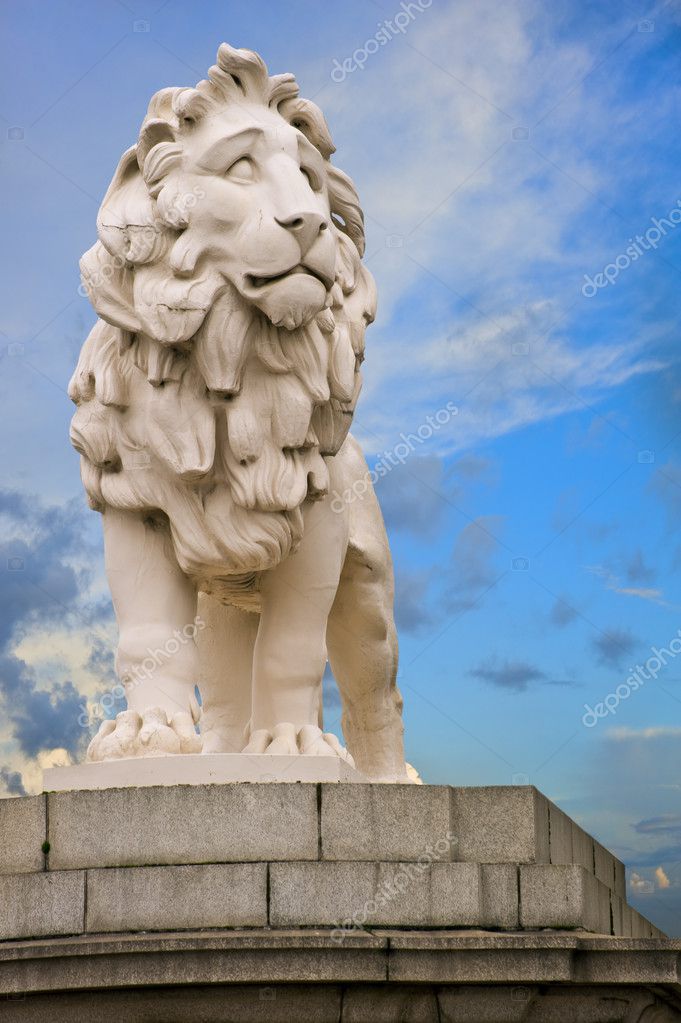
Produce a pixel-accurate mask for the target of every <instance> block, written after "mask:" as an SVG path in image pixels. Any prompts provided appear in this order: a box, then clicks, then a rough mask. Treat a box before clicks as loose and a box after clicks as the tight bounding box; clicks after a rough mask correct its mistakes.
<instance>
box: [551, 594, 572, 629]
mask: <svg viewBox="0 0 681 1023" xmlns="http://www.w3.org/2000/svg"><path fill="white" fill-rule="evenodd" d="M578 617H579V612H578V611H577V610H576V608H574V607H573V606H572V604H571V603H570V602H569V601H568V600H567V599H566V598H565V597H558V599H557V600H556V602H555V604H554V605H553V607H552V608H551V611H550V613H549V621H550V622H551V624H552V625H556V626H558V628H559V629H562V628H564V627H565V626H566V625H569V624H570V622H573V621H574V620H575V618H578Z"/></svg>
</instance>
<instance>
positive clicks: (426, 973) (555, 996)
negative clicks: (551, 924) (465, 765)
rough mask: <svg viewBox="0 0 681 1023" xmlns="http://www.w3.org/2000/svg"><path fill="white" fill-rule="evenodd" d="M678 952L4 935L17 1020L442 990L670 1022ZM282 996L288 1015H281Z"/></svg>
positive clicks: (442, 1001) (569, 943)
mask: <svg viewBox="0 0 681 1023" xmlns="http://www.w3.org/2000/svg"><path fill="white" fill-rule="evenodd" d="M680 954H681V941H676V942H669V941H667V942H659V941H653V940H635V939H618V938H605V937H600V938H596V937H592V938H590V937H586V936H584V935H580V934H578V933H573V934H565V933H564V934H556V933H550V932H543V933H536V932H535V933H531V934H529V933H527V934H494V933H491V932H488V933H483V932H480V931H465V930H464V931H462V930H458V931H443V930H438V931H434V932H428V931H408V930H389V929H386V930H383V931H381V930H378V931H376V932H375V933H373V934H368V933H366V932H364V933H360V932H352V933H351V934H348V935H345V936H344V937H343V940H342V941H340V942H339V941H338V939H337V935H335V934H334V933H333V932H331V931H329V930H288V931H272V930H270V929H268V928H264V929H259V930H246V931H232V932H225V931H217V932H216V931H212V932H211V931H202V932H197V933H178V932H175V933H167V934H139V935H125V936H120V935H116V936H108V935H95V936H85V937H82V936H81V937H75V938H61V939H50V940H47V939H43V940H38V941H34V942H30V943H26V942H14V943H12V942H3V943H0V995H2V996H4V998H3V999H2V1002H0V1005H1V1006H2V1019H3V1021H4V1020H5V1019H8V1020H10V1023H12V1021H17V1020H20V1021H21V1023H25V1021H27V1020H30V1021H31V1023H35V1021H41V1020H45V1021H47V1020H48V1019H49V1023H67V1021H68V1023H81V1021H82V1020H87V1021H88V1023H141V1021H142V1020H145V1019H148V1020H149V1021H150V1023H151V1021H157V1020H160V1019H162V1020H163V1021H164V1023H188V1021H189V1020H191V1021H192V1023H198V1021H199V1020H201V1021H203V1023H212V1021H213V1020H215V1021H216V1023H217V1021H218V1020H219V1021H220V1023H225V1021H226V1020H237V1019H238V1020H239V1021H243V1020H245V1021H248V1020H251V1019H253V1020H256V1021H259V1020H262V1021H263V1023H264V1021H267V1023H270V1021H271V1020H272V1019H274V1020H275V1021H276V1020H279V1019H286V1020H287V1023H288V1021H289V1020H291V1021H294V1020H295V1021H298V1020H305V1021H306V1023H307V1021H308V1020H310V1021H312V1023H314V1021H315V1020H322V1021H325V1020H327V1019H328V1018H329V1017H328V1016H327V1015H325V1014H324V1013H325V1009H326V1008H327V1007H328V1006H330V1007H331V1008H332V1009H333V1010H334V1012H335V1013H336V1015H335V1017H333V1018H334V1019H336V1020H341V1021H342V1020H343V1019H344V1018H345V1019H346V1020H348V1019H349V1020H351V1021H352V1023H359V1021H360V1020H362V1021H363V1019H366V1020H367V1021H368V1020H378V1021H379V1023H380V1021H381V1020H383V1019H385V1020H397V1019H407V1020H417V1021H418V1020H421V1019H425V1020H427V1019H428V1018H429V1017H428V1012H430V1011H431V1010H432V1008H433V1002H432V999H431V998H430V997H429V995H430V994H432V993H433V992H435V993H436V995H437V997H438V999H439V1012H440V1016H439V1017H437V1016H435V1017H433V1021H434V1023H435V1021H436V1020H438V1019H439V1020H440V1021H445V1020H449V1021H455V1023H460V1021H461V1020H464V1021H466V1020H468V1021H469V1023H481V1021H485V1023H509V1020H510V1021H513V1020H514V1019H516V1018H517V1017H516V1016H515V1015H513V1014H512V1013H513V1012H515V1011H516V1009H520V1008H521V1007H524V1009H525V1010H527V1015H525V1016H523V1015H520V1016H519V1019H520V1020H522V1021H523V1023H528V1021H531V1023H577V1021H579V1023H604V1021H607V1023H616V1021H621V1023H632V1021H637V1023H638V1021H639V1019H640V1017H641V1013H642V1012H643V1010H644V1009H645V1008H646V1007H653V1006H655V1008H656V1011H658V1010H660V1009H661V1007H662V1005H663V1004H666V1005H667V1007H668V1010H669V1011H668V1013H667V1015H665V1014H663V1013H662V1014H658V1015H653V1016H652V1017H651V1020H652V1023H659V1021H662V1023H671V1021H672V1020H673V1019H674V1018H675V1017H674V1015H669V1012H671V1008H669V1007H670V1006H672V1005H674V1004H676V1005H678V1006H681V982H680V981H679V977H678V972H677V963H678V959H679V955H680ZM283 984H286V987H285V989H282V988H281V985H283ZM246 985H248V986H246ZM339 985H342V986H343V994H342V999H341V1004H339V998H338V993H339ZM450 985H454V986H453V987H450ZM521 989H522V990H521ZM310 991H312V992H315V993H316V994H317V995H319V994H323V995H324V996H325V997H324V998H321V997H320V998H319V999H318V1000H315V996H314V995H313V994H310ZM261 992H262V993H261ZM8 995H11V996H12V1000H10V999H8V998H7V996H8ZM152 995H153V997H154V998H155V999H156V1001H155V1002H151V1001H150V998H151V996H152ZM287 995H288V996H290V998H289V1000H287V999H286V996H287ZM407 995H409V996H410V997H406V996H407ZM34 996H35V997H34ZM171 996H172V997H171ZM48 997H49V1001H48V1000H47V999H48ZM194 998H195V1000H193V999H194ZM362 999H364V1001H362ZM278 1000H279V1001H278ZM273 1004H274V1006H275V1007H276V1006H278V1007H279V1008H276V1011H275V1008H273ZM363 1004H364V1005H365V1006H367V1007H368V1009H370V1011H367V1012H366V1014H365V1016H364V1017H362V1015H361V1012H362V1005H363ZM27 1005H28V1006H30V1009H26V1006H27ZM218 1005H222V1006H223V1012H224V1015H222V1016H220V1015H219V1014H218V1011H219V1010H218V1009H217V1006H218ZM112 1006H116V1007H117V1008H118V1013H117V1014H116V1015H112V1014H111V1012H110V1009H111V1007H112ZM282 1006H284V1007H285V1010H286V1013H288V1016H286V1015H285V1013H284V1011H283V1010H282V1011H281V1013H280V1015H276V1013H278V1012H279V1010H280V1009H281V1007H282ZM48 1007H49V1009H50V1010H51V1012H50V1014H49V1016H48V1015H47V1010H48ZM176 1008H177V1010H178V1011H177V1012H176ZM180 1009H181V1010H182V1012H180V1011H179V1010H180ZM15 1010H16V1013H17V1015H13V1013H14V1012H15ZM24 1010H25V1011H24ZM268 1010H269V1013H270V1014H269V1015H268V1014H267V1013H268ZM349 1010H352V1011H351V1012H350V1011H349ZM344 1011H347V1012H348V1014H347V1015H345V1016H343V1014H342V1013H343V1012H344ZM391 1012H392V1013H393V1014H392V1015H390V1013H391ZM400 1012H402V1013H403V1015H400ZM410 1013H411V1014H412V1015H410ZM677 1015H678V1014H677ZM644 1020H645V1023H648V1019H647V1017H644Z"/></svg>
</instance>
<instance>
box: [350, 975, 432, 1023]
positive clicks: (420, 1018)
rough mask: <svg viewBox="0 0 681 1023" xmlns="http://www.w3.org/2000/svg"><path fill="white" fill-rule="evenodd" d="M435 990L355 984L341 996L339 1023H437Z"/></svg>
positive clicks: (405, 986)
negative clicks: (397, 1022)
mask: <svg viewBox="0 0 681 1023" xmlns="http://www.w3.org/2000/svg"><path fill="white" fill-rule="evenodd" d="M439 1018H440V1017H439V1015H438V1004H437V993H436V992H435V990H434V989H432V988H425V989H424V988H421V987H409V986H407V985H400V986H399V987H397V986H396V987H394V988H391V987H389V986H387V985H385V986H384V987H376V986H375V985H365V984H362V985H356V986H355V987H352V988H350V989H349V990H348V991H346V992H345V994H344V997H343V1015H342V1016H341V1020H342V1023H368V1021H369V1020H371V1023H395V1020H399V1023H438V1021H439Z"/></svg>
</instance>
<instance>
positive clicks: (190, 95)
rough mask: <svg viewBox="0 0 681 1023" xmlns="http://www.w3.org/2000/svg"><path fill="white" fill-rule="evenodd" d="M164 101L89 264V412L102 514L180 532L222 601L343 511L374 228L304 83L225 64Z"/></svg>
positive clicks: (243, 58)
mask: <svg viewBox="0 0 681 1023" xmlns="http://www.w3.org/2000/svg"><path fill="white" fill-rule="evenodd" d="M217 59H218V63H217V66H215V67H212V68H211V69H210V71H209V77H208V80H207V81H202V82H199V84H198V85H197V86H196V88H194V89H191V88H185V89H182V88H178V89H164V90H162V91H161V92H159V93H157V94H156V95H155V96H154V97H153V99H152V101H151V103H150V105H149V110H148V113H147V116H146V118H145V120H144V122H143V124H142V128H141V131H140V134H139V139H138V142H137V145H136V146H133V147H132V148H131V149H129V150H128V151H127V152H126V153H125V154H124V155H123V157H122V159H121V161H120V164H119V166H118V169H117V171H116V174H115V175H114V178H113V180H112V182H111V185H110V187H109V190H108V192H107V194H106V196H105V198H104V201H103V203H102V207H101V209H100V212H99V216H98V222H97V226H98V234H99V239H100V240H99V241H98V242H97V243H96V244H95V246H94V247H93V248H92V249H90V250H89V252H87V253H86V254H85V256H84V257H83V259H82V262H81V269H82V273H83V282H84V286H85V288H86V291H87V294H88V296H89V297H90V299H91V301H92V303H93V305H94V307H95V309H96V311H97V313H98V314H99V316H100V317H101V320H100V322H98V324H97V325H96V326H95V328H94V329H93V331H92V333H91V335H90V336H89V338H88V339H87V341H86V343H85V345H84V347H83V351H82V353H81V358H80V361H79V364H78V368H77V370H76V373H75V374H74V377H73V380H72V382H71V389H70V394H71V397H72V398H73V400H74V401H75V402H76V404H77V405H78V406H79V408H78V411H77V412H76V414H75V416H74V421H73V427H72V440H73V443H74V445H75V446H76V448H77V449H78V450H79V451H80V452H81V455H82V456H83V457H82V465H83V478H84V482H85V486H86V489H87V490H88V493H89V496H90V500H91V502H92V504H93V506H95V507H97V508H99V509H103V508H105V507H106V505H107V504H108V505H113V506H116V507H122V508H129V509H138V510H147V509H149V510H155V509H158V510H160V511H162V512H164V513H165V514H167V516H168V518H169V521H170V526H171V529H172V532H173V538H174V541H175V547H176V551H177V554H178V558H179V560H180V563H181V565H182V567H183V568H184V569H185V570H186V571H187V572H188V573H190V574H192V575H194V576H196V577H197V578H198V579H199V580H200V581H203V582H205V581H206V580H210V579H211V578H215V577H217V576H219V575H220V574H229V573H237V572H243V571H250V570H257V569H260V568H265V567H268V566H270V565H272V564H274V563H276V561H278V560H279V559H280V558H281V557H283V556H285V555H286V553H288V551H289V550H290V549H291V547H292V546H293V545H294V544H295V543H296V541H297V539H298V538H299V536H300V529H301V523H302V517H301V514H300V508H301V505H302V503H303V502H304V501H305V500H306V499H308V498H314V497H319V496H321V495H322V494H324V493H325V492H326V488H327V485H328V474H327V470H326V464H325V461H324V459H325V458H327V457H329V456H332V455H334V454H335V453H336V452H337V451H338V449H339V447H340V445H341V444H342V442H343V440H344V438H345V436H346V434H347V430H348V428H349V425H350V420H351V418H352V413H353V411H354V407H355V403H356V401H357V397H358V394H359V389H360V383H361V381H360V375H359V366H360V363H361V361H362V358H363V351H364V331H365V328H366V325H367V323H369V322H371V320H372V319H373V315H374V308H375V296H374V287H373V281H372V279H371V275H370V274H369V273H368V272H367V271H366V270H365V269H364V268H363V267H362V265H361V263H360V257H361V255H362V254H363V249H364V233H363V217H362V212H361V209H360V206H359V200H358V198H357V194H356V192H355V189H354V186H353V185H352V182H351V181H350V179H349V178H348V177H347V176H346V175H344V174H343V173H342V172H341V171H339V170H338V169H337V168H335V167H333V166H332V165H331V163H330V156H331V154H332V153H333V151H334V146H333V143H332V141H331V137H330V134H329V130H328V127H327V125H326V122H325V120H324V117H323V115H322V113H321V111H320V110H319V109H318V108H317V107H316V106H315V105H314V104H313V103H310V102H309V101H306V100H303V99H300V98H299V96H298V87H297V85H296V83H295V80H294V78H293V76H292V75H288V74H287V75H276V76H274V77H269V76H268V73H267V69H266V67H265V65H264V63H263V62H262V60H261V59H260V57H258V56H257V55H256V54H254V53H251V52H250V51H248V50H234V49H232V48H231V47H229V46H227V45H226V44H223V45H222V46H221V47H220V49H219V51H218V58H217Z"/></svg>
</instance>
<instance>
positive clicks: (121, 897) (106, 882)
mask: <svg viewBox="0 0 681 1023" xmlns="http://www.w3.org/2000/svg"><path fill="white" fill-rule="evenodd" d="M266 924H267V865H266V864H264V863H218V864H208V865H203V866H184V867H136V868H126V867H115V868H113V869H111V870H89V871H88V872H87V918H86V930H87V931H88V932H90V933H99V932H112V931H173V930H187V929H198V928H204V927H250V926H253V927H262V926H265V925H266Z"/></svg>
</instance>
